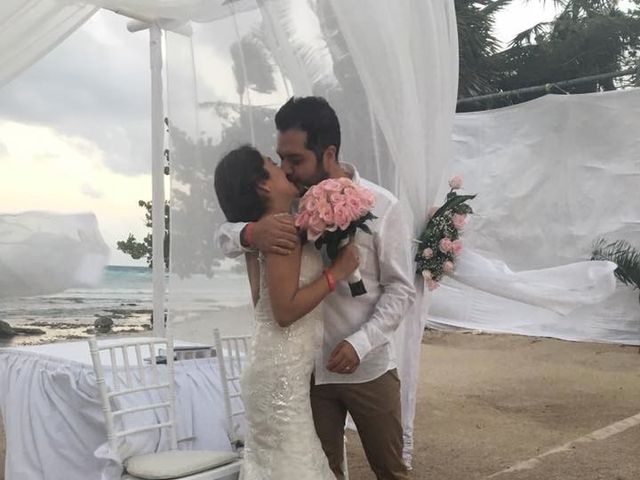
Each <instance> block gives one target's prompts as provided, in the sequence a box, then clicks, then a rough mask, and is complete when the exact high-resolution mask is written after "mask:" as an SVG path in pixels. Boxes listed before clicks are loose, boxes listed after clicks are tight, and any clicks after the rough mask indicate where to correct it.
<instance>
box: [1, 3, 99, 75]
mask: <svg viewBox="0 0 640 480" xmlns="http://www.w3.org/2000/svg"><path fill="white" fill-rule="evenodd" d="M97 10H98V9H97V8H96V7H94V6H91V5H88V4H82V3H77V2H74V3H68V4H62V3H61V2H59V1H58V0H3V1H2V2H0V87H1V86H2V85H4V84H6V83H8V82H9V81H11V80H12V79H13V78H14V77H15V76H16V75H18V74H19V73H20V72H22V71H23V70H24V69H26V68H28V67H29V66H30V65H32V64H33V63H35V62H37V61H38V60H39V59H40V58H42V57H43V56H45V55H46V54H47V53H49V52H50V51H51V50H52V49H53V48H55V47H56V46H57V45H58V44H59V43H60V42H62V41H63V40H64V39H65V38H67V36H69V35H70V34H71V33H73V32H74V31H75V30H76V29H77V28H78V27H80V26H81V25H82V24H83V23H84V22H85V21H87V20H88V19H89V18H90V17H91V15H93V14H94V13H95V12H96V11H97Z"/></svg>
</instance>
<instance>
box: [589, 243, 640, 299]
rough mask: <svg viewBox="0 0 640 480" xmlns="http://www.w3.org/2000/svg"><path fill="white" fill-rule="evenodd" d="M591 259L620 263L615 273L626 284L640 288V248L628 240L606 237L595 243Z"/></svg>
mask: <svg viewBox="0 0 640 480" xmlns="http://www.w3.org/2000/svg"><path fill="white" fill-rule="evenodd" d="M591 260H608V261H610V262H613V263H615V264H616V265H618V268H617V269H616V270H615V275H616V278H617V279H618V280H620V281H621V282H622V283H624V284H625V285H629V286H631V287H633V288H635V289H640V250H638V249H637V248H635V247H634V246H633V245H631V244H630V243H629V242H627V241H626V240H617V241H615V242H609V241H608V240H607V239H605V238H600V239H598V240H596V242H595V243H594V244H593V251H592V253H591Z"/></svg>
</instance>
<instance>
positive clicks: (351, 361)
mask: <svg viewBox="0 0 640 480" xmlns="http://www.w3.org/2000/svg"><path fill="white" fill-rule="evenodd" d="M358 365H360V357H358V353H357V352H356V349H355V348H353V345H351V344H350V343H349V342H347V341H346V340H343V341H341V342H340V343H339V344H338V346H337V347H336V348H334V349H333V352H331V356H330V357H329V363H327V370H329V371H330V372H333V373H343V374H348V373H353V372H355V371H356V370H357V368H358Z"/></svg>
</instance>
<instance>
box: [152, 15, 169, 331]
mask: <svg viewBox="0 0 640 480" xmlns="http://www.w3.org/2000/svg"><path fill="white" fill-rule="evenodd" d="M149 51H150V57H151V58H150V60H151V62H150V63H151V183H152V197H151V198H152V202H153V204H152V209H151V215H152V219H153V229H152V235H153V245H152V259H153V334H154V336H156V337H162V336H164V333H165V326H164V297H165V285H164V271H165V267H164V232H165V222H164V157H163V151H164V109H163V101H162V31H161V30H160V27H159V26H158V24H157V23H155V22H154V23H152V24H151V28H150V29H149Z"/></svg>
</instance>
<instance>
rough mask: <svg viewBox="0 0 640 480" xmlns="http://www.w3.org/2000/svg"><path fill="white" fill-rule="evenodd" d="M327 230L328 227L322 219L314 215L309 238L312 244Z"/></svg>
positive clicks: (311, 220) (308, 231)
mask: <svg viewBox="0 0 640 480" xmlns="http://www.w3.org/2000/svg"><path fill="white" fill-rule="evenodd" d="M326 229H327V225H326V224H325V223H324V222H323V221H322V219H321V218H320V217H318V216H317V215H314V216H313V217H311V219H310V221H309V227H308V230H307V238H308V239H309V240H310V241H312V242H313V241H316V240H317V239H318V238H320V236H321V235H322V234H323V233H324V231H325V230H326Z"/></svg>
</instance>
